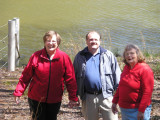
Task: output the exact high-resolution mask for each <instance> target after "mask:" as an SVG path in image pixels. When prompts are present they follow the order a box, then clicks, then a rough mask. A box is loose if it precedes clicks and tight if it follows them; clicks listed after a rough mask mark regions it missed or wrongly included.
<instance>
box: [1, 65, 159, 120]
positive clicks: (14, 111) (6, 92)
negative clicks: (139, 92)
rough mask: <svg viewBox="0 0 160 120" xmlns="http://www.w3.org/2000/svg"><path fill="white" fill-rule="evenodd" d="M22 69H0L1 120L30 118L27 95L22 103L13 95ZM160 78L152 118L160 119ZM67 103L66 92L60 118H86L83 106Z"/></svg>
mask: <svg viewBox="0 0 160 120" xmlns="http://www.w3.org/2000/svg"><path fill="white" fill-rule="evenodd" d="M22 70H23V68H17V69H16V71H14V72H6V71H5V70H1V71H0V120H30V113H29V107H28V102H27V96H26V95H23V96H22V97H21V102H20V104H16V103H15V102H14V97H13V91H14V89H15V86H16V84H17V82H18V78H19V77H20V74H21V72H22ZM159 78H160V77H157V80H155V85H154V92H153V96H152V113H151V120H160V79H159ZM25 94H26V93H25ZM67 103H68V96H67V93H65V94H64V96H63V101H62V105H61V109H60V112H59V114H58V120H71V119H72V120H84V119H83V116H82V114H81V106H79V107H76V108H73V109H70V108H68V106H67ZM119 119H120V118H119ZM101 120H102V119H101ZM120 120H121V119H120Z"/></svg>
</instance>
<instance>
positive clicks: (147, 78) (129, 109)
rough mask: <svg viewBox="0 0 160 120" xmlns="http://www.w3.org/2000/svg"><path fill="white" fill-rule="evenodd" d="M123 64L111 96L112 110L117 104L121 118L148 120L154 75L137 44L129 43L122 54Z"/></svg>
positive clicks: (124, 119) (114, 111) (114, 110)
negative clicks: (115, 88)
mask: <svg viewBox="0 0 160 120" xmlns="http://www.w3.org/2000/svg"><path fill="white" fill-rule="evenodd" d="M123 57H124V63H125V64H126V65H125V66H124V69H123V72H122V74H121V79H120V83H119V86H118V89H117V91H116V93H115V95H114V98H113V101H112V102H113V105H112V111H113V113H116V112H117V107H116V105H117V104H119V106H120V109H121V114H122V120H143V119H144V120H149V119H150V112H151V96H152V92H153V85H154V75H153V72H152V70H151V68H150V67H149V66H148V65H147V64H146V63H145V61H144V60H145V59H144V57H143V55H142V53H141V51H140V49H139V48H138V46H136V45H133V44H129V45H127V46H126V48H125V51H124V54H123Z"/></svg>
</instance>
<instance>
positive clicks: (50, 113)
mask: <svg viewBox="0 0 160 120" xmlns="http://www.w3.org/2000/svg"><path fill="white" fill-rule="evenodd" d="M43 41H44V48H43V49H42V50H39V51H37V52H35V53H33V54H32V56H31V57H30V60H29V62H28V64H27V66H26V67H25V69H24V71H23V72H22V75H21V77H20V79H19V82H18V84H17V87H16V89H15V91H14V93H13V94H14V96H15V101H16V102H17V103H19V100H20V96H22V94H23V93H24V91H25V90H26V88H27V86H28V85H29V84H30V85H29V89H28V102H29V106H30V111H31V113H32V119H34V120H56V119H57V114H58V111H59V109H60V105H61V100H62V95H63V90H64V82H65V84H66V88H67V91H68V92H69V106H70V107H72V106H75V105H77V104H78V102H77V101H78V98H77V96H76V91H77V84H76V80H75V74H74V68H73V65H72V62H71V60H70V58H69V56H68V55H67V54H66V53H64V52H63V51H60V50H59V48H58V46H59V45H60V42H61V37H60V35H59V34H58V33H56V32H55V31H48V32H47V33H45V35H44V37H43Z"/></svg>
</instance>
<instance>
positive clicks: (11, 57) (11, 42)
mask: <svg viewBox="0 0 160 120" xmlns="http://www.w3.org/2000/svg"><path fill="white" fill-rule="evenodd" d="M8 71H15V21H14V20H9V21H8Z"/></svg>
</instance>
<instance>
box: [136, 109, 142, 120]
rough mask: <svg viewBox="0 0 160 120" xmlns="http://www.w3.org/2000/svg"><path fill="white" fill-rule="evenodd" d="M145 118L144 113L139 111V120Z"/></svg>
mask: <svg viewBox="0 0 160 120" xmlns="http://www.w3.org/2000/svg"><path fill="white" fill-rule="evenodd" d="M143 118H144V113H142V112H140V111H138V115H137V120H143Z"/></svg>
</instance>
